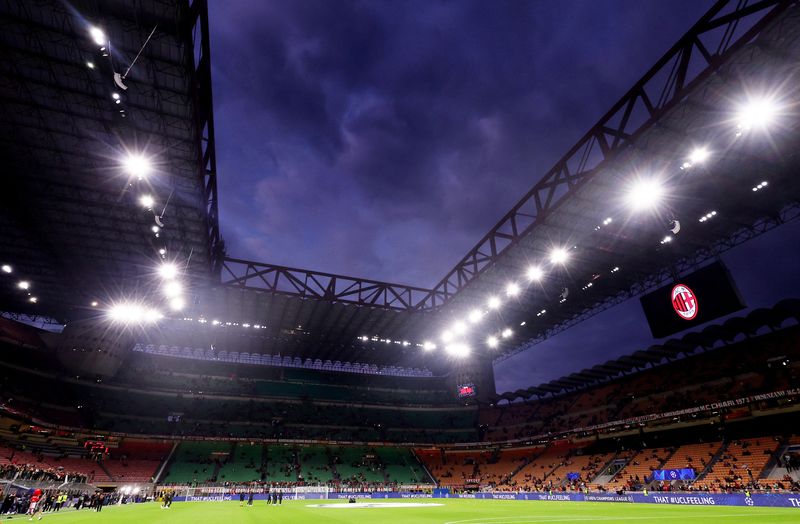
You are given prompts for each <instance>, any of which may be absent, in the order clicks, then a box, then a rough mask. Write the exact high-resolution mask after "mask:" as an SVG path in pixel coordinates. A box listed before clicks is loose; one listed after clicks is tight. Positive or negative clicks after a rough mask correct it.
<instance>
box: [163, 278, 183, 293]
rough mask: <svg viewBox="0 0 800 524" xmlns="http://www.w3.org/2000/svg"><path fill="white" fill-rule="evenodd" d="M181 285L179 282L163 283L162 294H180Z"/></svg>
mask: <svg viewBox="0 0 800 524" xmlns="http://www.w3.org/2000/svg"><path fill="white" fill-rule="evenodd" d="M181 290H182V286H181V283H180V282H176V281H174V280H173V281H171V282H167V283H166V284H164V294H165V295H166V296H167V297H176V296H178V295H180V294H181Z"/></svg>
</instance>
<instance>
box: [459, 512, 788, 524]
mask: <svg viewBox="0 0 800 524" xmlns="http://www.w3.org/2000/svg"><path fill="white" fill-rule="evenodd" d="M775 515H785V513H757V514H755V515H754V514H752V513H728V514H723V515H713V516H714V517H725V518H729V517H730V518H739V517H746V518H753V517H766V516H775ZM708 516H709V515H708V514H702V515H701V514H697V515H657V516H652V515H646V516H645V515H642V516H636V517H612V516H608V517H590V516H585V517H570V518H564V516H563V515H526V516H521V517H485V518H479V519H466V520H451V521H448V522H445V523H444V524H466V523H470V524H484V523H487V524H504V522H508V523H510V524H522V523H525V522H583V521H603V520H646V521H650V520H656V519H659V520H675V519H678V520H680V519H686V518H690V517H699V518H704V517H708ZM489 521H491V522H489Z"/></svg>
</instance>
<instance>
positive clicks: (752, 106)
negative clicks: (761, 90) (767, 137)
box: [736, 98, 778, 131]
mask: <svg viewBox="0 0 800 524" xmlns="http://www.w3.org/2000/svg"><path fill="white" fill-rule="evenodd" d="M777 112H778V108H777V106H776V104H775V103H774V102H773V101H772V100H769V99H766V98H760V99H755V100H750V101H749V102H747V103H746V104H744V105H742V106H741V107H740V108H739V111H738V113H737V115H736V121H737V126H738V128H739V130H740V131H748V130H750V129H753V128H759V129H765V128H766V127H768V126H769V125H770V124H771V123H772V122H773V121H774V120H775V116H776V115H777Z"/></svg>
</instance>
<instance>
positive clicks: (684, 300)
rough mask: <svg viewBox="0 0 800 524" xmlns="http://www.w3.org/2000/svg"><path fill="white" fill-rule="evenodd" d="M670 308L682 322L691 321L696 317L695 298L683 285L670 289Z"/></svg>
mask: <svg viewBox="0 0 800 524" xmlns="http://www.w3.org/2000/svg"><path fill="white" fill-rule="evenodd" d="M670 298H671V300H672V308H673V309H674V310H675V313H677V314H678V316H679V317H681V318H682V319H683V320H692V319H694V317H696V316H697V297H695V295H694V292H693V291H692V290H691V289H689V287H688V286H686V285H684V284H678V285H676V286H675V287H674V288H672V294H671V297H670Z"/></svg>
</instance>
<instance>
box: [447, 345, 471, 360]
mask: <svg viewBox="0 0 800 524" xmlns="http://www.w3.org/2000/svg"><path fill="white" fill-rule="evenodd" d="M444 350H445V351H447V353H449V354H450V355H453V356H454V357H466V356H467V355H469V352H470V348H469V346H468V345H466V344H464V343H463V342H455V343H453V344H448V345H447V346H445V348H444Z"/></svg>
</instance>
